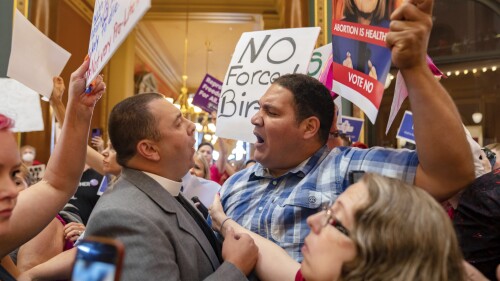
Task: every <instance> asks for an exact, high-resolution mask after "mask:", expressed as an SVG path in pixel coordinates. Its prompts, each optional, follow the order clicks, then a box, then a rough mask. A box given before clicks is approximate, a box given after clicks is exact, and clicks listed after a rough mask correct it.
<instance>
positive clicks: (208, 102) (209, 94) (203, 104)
mask: <svg viewBox="0 0 500 281" xmlns="http://www.w3.org/2000/svg"><path fill="white" fill-rule="evenodd" d="M221 89H222V82H221V81H219V80H217V79H216V78H214V77H213V76H211V75H210V74H208V73H207V75H205V78H203V81H202V82H201V85H200V87H199V88H198V91H196V94H195V95H194V97H193V105H196V106H198V107H199V108H201V109H203V110H205V111H206V112H208V113H212V112H214V111H216V112H217V105H218V104H219V95H220V90H221Z"/></svg>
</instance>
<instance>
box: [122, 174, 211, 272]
mask: <svg viewBox="0 0 500 281" xmlns="http://www.w3.org/2000/svg"><path fill="white" fill-rule="evenodd" d="M121 177H122V179H123V180H126V181H128V182H130V183H132V184H133V185H134V186H135V187H137V188H138V189H139V190H141V191H142V192H144V193H145V194H146V195H147V196H148V197H149V198H150V199H151V200H152V201H153V202H155V203H156V204H157V205H158V206H159V207H160V208H162V209H163V210H164V211H165V212H166V213H171V214H175V215H176V216H177V224H178V227H179V228H180V229H182V230H184V231H185V232H187V233H189V234H190V235H191V236H193V238H194V239H195V240H196V241H197V242H198V244H199V245H200V247H201V248H202V249H203V251H204V252H205V255H206V256H207V257H208V259H209V260H210V262H211V264H212V267H213V269H214V270H215V269H216V268H217V267H219V265H220V264H219V261H218V259H217V256H216V255H215V253H214V250H213V249H212V246H211V245H210V242H209V241H208V239H207V238H205V239H203V237H205V234H204V233H203V231H202V230H201V229H200V228H199V227H198V224H197V223H196V222H195V220H194V219H193V218H192V217H191V215H190V214H189V213H188V212H187V211H186V210H185V209H184V207H183V206H182V205H181V204H180V203H179V202H177V200H176V199H175V198H174V197H173V196H172V195H171V194H170V193H168V191H166V190H165V189H164V188H163V187H162V186H161V185H160V184H159V183H158V182H157V181H155V180H154V179H153V178H151V177H150V176H148V175H146V174H145V173H143V172H141V171H138V170H133V169H128V168H123V170H122V174H121ZM200 238H202V239H200Z"/></svg>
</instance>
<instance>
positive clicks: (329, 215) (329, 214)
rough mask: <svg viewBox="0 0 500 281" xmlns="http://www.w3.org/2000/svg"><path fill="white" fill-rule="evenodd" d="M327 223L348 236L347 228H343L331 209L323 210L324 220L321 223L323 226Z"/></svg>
mask: <svg viewBox="0 0 500 281" xmlns="http://www.w3.org/2000/svg"><path fill="white" fill-rule="evenodd" d="M327 225H331V226H333V227H335V228H336V229H337V230H338V231H340V232H341V233H342V234H344V235H345V236H349V234H350V233H349V230H347V228H345V226H344V225H343V224H342V223H341V222H340V221H339V220H338V219H337V218H336V217H335V215H334V214H333V211H332V209H330V208H329V209H328V210H326V212H325V220H324V223H323V227H326V226H327Z"/></svg>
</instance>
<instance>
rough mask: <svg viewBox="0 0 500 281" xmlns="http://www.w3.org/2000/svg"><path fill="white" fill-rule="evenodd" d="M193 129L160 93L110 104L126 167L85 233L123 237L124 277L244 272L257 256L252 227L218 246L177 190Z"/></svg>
mask: <svg viewBox="0 0 500 281" xmlns="http://www.w3.org/2000/svg"><path fill="white" fill-rule="evenodd" d="M194 131H195V126H194V124H193V123H192V122H191V121H189V120H187V119H186V118H184V117H183V116H182V114H181V112H180V111H179V110H178V109H177V108H176V107H175V106H173V104H171V103H169V102H168V101H166V100H165V99H164V98H163V96H162V95H160V94H155V93H150V94H140V95H136V96H133V97H130V98H127V99H125V100H123V101H122V102H120V103H118V104H117V105H116V106H115V107H114V108H113V110H112V111H111V115H110V117H109V135H110V139H111V142H112V143H113V146H114V148H115V150H116V153H117V160H118V163H119V164H120V165H122V166H123V171H122V174H121V176H120V178H119V179H118V181H117V182H116V183H115V184H114V188H113V190H111V191H110V192H107V193H105V194H104V195H103V196H102V197H101V199H99V201H98V203H97V205H96V206H95V208H94V210H93V212H92V215H91V217H90V219H89V222H88V225H87V229H86V236H90V235H97V236H107V237H112V238H115V239H118V240H120V241H121V242H123V244H124V245H125V259H124V265H123V272H122V278H121V280H123V281H127V280H134V281H136V280H246V276H245V275H248V274H249V273H250V271H251V270H252V269H253V267H254V265H255V263H256V260H257V254H258V250H257V247H256V246H255V244H254V242H253V240H252V238H250V236H247V235H235V234H234V232H233V233H232V235H230V237H226V239H225V241H224V244H223V246H222V254H221V253H220V248H219V249H217V243H216V242H214V240H213V239H210V238H213V237H211V236H213V233H212V232H211V231H208V232H209V233H208V232H207V231H206V229H204V228H203V227H202V226H205V227H206V222H205V221H203V220H202V222H203V223H205V225H200V220H198V219H199V218H200V217H201V215H200V214H199V213H197V212H196V211H195V212H194V213H193V210H194V209H193V206H192V205H190V206H186V202H188V201H187V200H185V198H184V197H182V195H181V194H180V190H181V178H182V177H183V176H184V175H185V174H186V173H187V172H188V170H189V168H190V167H191V166H192V165H193V154H194V152H195V151H194V144H195V140H194ZM188 204H189V203H188ZM196 216H198V217H196ZM204 230H205V232H204ZM219 245H220V244H219ZM218 254H219V255H221V256H222V258H223V259H224V261H223V262H222V261H221V257H220V256H219V257H218Z"/></svg>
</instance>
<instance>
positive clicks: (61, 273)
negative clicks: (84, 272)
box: [19, 248, 77, 281]
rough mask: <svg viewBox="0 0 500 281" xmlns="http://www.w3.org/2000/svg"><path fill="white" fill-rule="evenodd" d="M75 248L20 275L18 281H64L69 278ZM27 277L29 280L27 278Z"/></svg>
mask: <svg viewBox="0 0 500 281" xmlns="http://www.w3.org/2000/svg"><path fill="white" fill-rule="evenodd" d="M76 251H77V249H76V248H72V249H70V250H68V251H65V252H62V253H60V254H59V255H57V256H55V257H53V258H52V259H50V260H48V261H46V262H45V263H42V264H39V265H37V266H35V267H33V268H32V269H30V270H28V271H26V272H24V273H22V274H21V276H20V278H19V280H20V281H22V280H64V279H70V278H71V271H72V269H73V262H74V260H75V257H76ZM28 276H29V278H28Z"/></svg>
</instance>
